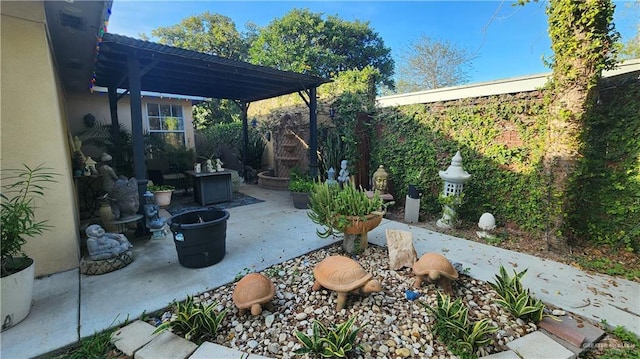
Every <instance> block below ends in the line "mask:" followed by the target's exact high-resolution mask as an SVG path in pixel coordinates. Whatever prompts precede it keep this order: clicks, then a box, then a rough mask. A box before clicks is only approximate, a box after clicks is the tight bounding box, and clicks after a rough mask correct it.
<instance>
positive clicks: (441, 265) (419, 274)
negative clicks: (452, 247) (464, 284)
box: [413, 253, 458, 295]
mask: <svg viewBox="0 0 640 359" xmlns="http://www.w3.org/2000/svg"><path fill="white" fill-rule="evenodd" d="M413 273H414V274H415V275H416V281H415V283H414V284H413V287H414V288H420V286H421V285H422V281H427V282H430V283H436V284H438V285H439V286H440V287H441V288H442V289H443V290H444V291H445V293H447V294H449V295H453V289H452V288H451V281H453V280H457V279H458V271H457V270H456V269H455V268H453V266H452V265H451V263H449V260H448V259H447V258H445V257H444V256H443V255H440V254H438V253H425V254H424V255H422V257H420V259H419V260H418V261H417V262H415V263H414V264H413Z"/></svg>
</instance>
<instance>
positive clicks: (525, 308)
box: [489, 266, 544, 323]
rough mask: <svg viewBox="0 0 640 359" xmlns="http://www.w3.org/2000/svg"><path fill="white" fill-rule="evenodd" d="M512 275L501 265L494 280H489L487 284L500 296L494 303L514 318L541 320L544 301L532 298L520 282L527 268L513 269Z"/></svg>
mask: <svg viewBox="0 0 640 359" xmlns="http://www.w3.org/2000/svg"><path fill="white" fill-rule="evenodd" d="M513 273H514V276H513V277H511V276H510V275H509V274H508V273H507V270H506V269H504V267H503V266H500V274H499V275H497V274H496V276H495V277H496V282H495V283H492V282H489V285H491V287H492V288H493V289H495V291H496V292H498V295H499V296H500V298H498V299H496V300H495V301H496V303H498V304H500V305H501V306H502V307H503V308H505V309H507V310H508V311H509V312H511V314H513V315H514V316H515V317H516V318H521V319H524V320H531V321H533V322H536V323H537V322H539V321H541V320H542V317H543V312H544V303H542V301H541V300H539V299H535V298H533V297H532V296H531V295H529V290H528V289H526V290H525V289H524V287H523V286H522V283H521V281H520V280H521V279H522V277H523V276H524V275H525V273H527V269H525V270H523V271H522V272H519V273H518V272H516V271H515V270H514V271H513Z"/></svg>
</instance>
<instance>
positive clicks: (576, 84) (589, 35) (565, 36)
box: [543, 0, 619, 251]
mask: <svg viewBox="0 0 640 359" xmlns="http://www.w3.org/2000/svg"><path fill="white" fill-rule="evenodd" d="M614 7H615V6H614V5H613V3H612V2H611V0H585V1H575V0H550V1H549V3H548V5H547V10H546V11H547V15H548V23H549V36H550V38H551V48H552V50H553V56H552V58H551V60H550V66H551V68H552V71H553V76H552V82H551V86H550V88H549V91H550V94H551V104H550V114H549V119H548V124H547V130H548V135H547V141H548V144H547V146H546V153H545V155H544V158H543V166H544V170H545V174H546V176H547V178H548V183H549V194H548V196H547V197H548V207H547V213H548V216H549V217H548V223H547V243H548V245H549V248H550V249H553V250H557V251H565V250H567V249H568V247H569V240H570V239H571V237H572V233H571V232H570V230H569V226H567V224H568V222H567V220H568V219H569V218H571V213H572V208H574V206H577V205H578V203H579V196H580V195H579V194H577V193H572V192H571V189H572V188H573V184H574V183H576V181H579V176H580V174H579V173H578V171H577V169H578V168H579V161H580V159H581V158H582V151H583V149H584V142H583V141H584V139H583V137H584V136H583V132H584V131H585V119H586V118H587V116H589V114H590V111H591V109H592V106H593V104H595V99H596V96H597V94H596V92H595V88H596V85H597V83H598V80H599V79H600V77H601V75H602V70H604V69H608V68H611V67H613V65H615V46H614V44H615V42H616V41H617V40H618V38H619V34H618V32H617V31H616V30H615V26H614V24H613V12H614Z"/></svg>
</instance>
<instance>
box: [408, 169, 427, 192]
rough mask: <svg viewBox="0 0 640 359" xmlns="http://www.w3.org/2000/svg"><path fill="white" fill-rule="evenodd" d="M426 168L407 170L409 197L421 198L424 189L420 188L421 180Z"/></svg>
mask: <svg viewBox="0 0 640 359" xmlns="http://www.w3.org/2000/svg"><path fill="white" fill-rule="evenodd" d="M423 172H424V169H421V170H417V169H412V170H409V171H407V174H406V179H407V185H408V191H407V195H408V196H409V198H413V199H419V198H420V196H421V195H422V191H421V190H420V180H421V179H422V174H423Z"/></svg>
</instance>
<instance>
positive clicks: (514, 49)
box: [108, 0, 640, 82]
mask: <svg viewBox="0 0 640 359" xmlns="http://www.w3.org/2000/svg"><path fill="white" fill-rule="evenodd" d="M512 3H513V1H129V0H114V2H113V6H112V13H111V17H110V20H109V27H108V31H109V32H112V33H116V34H120V35H126V36H131V37H136V38H137V37H139V34H140V33H145V34H147V35H149V36H150V35H151V30H153V29H155V28H157V27H160V26H171V25H175V24H177V23H179V22H180V21H181V20H182V19H184V18H186V17H188V16H192V15H198V14H201V13H203V12H205V11H209V12H212V13H219V14H222V15H225V16H228V17H230V18H231V19H232V20H233V21H234V22H235V23H236V28H237V29H238V30H239V31H241V32H242V31H244V30H245V24H246V23H247V22H249V21H250V22H253V23H255V24H257V25H258V26H266V25H267V24H269V22H271V21H272V20H273V19H275V18H280V17H282V16H283V15H285V14H286V13H287V12H289V11H290V10H291V9H293V8H308V9H309V10H311V11H313V12H322V13H324V14H325V15H338V16H339V17H340V18H342V19H344V20H356V19H357V20H361V21H368V22H369V24H370V27H371V28H372V29H373V30H374V31H376V32H377V33H378V34H379V35H380V37H381V38H382V39H383V40H384V43H385V46H387V47H389V48H391V50H392V55H393V57H394V59H396V66H397V64H398V62H399V61H400V59H399V57H398V56H399V55H400V54H402V52H403V49H405V48H407V47H409V46H410V45H411V43H412V42H414V41H415V40H416V39H418V38H419V37H420V36H421V35H427V36H429V37H431V38H434V39H439V40H448V41H450V42H451V43H454V44H456V45H458V46H460V47H464V48H467V49H468V50H470V51H471V52H473V53H475V54H476V55H477V58H476V59H474V61H473V67H474V69H473V71H472V72H471V82H482V81H491V80H497V79H503V78H509V77H516V76H524V75H530V74H537V73H542V72H548V71H549V70H548V69H547V68H546V67H545V66H544V64H543V62H542V57H543V55H544V56H548V55H550V54H551V49H550V40H549V37H548V35H547V17H546V14H545V4H544V3H534V2H532V3H530V4H528V5H526V6H517V7H514V6H511V4H512ZM615 3H616V15H615V17H614V21H615V23H616V28H617V29H618V31H620V33H621V34H622V36H623V41H624V40H626V39H627V38H630V37H632V36H633V35H634V34H635V31H636V27H635V26H637V23H638V19H640V9H639V8H638V6H636V7H629V6H628V5H630V4H631V3H629V2H628V1H626V2H625V1H622V2H615ZM152 40H153V39H152Z"/></svg>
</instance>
